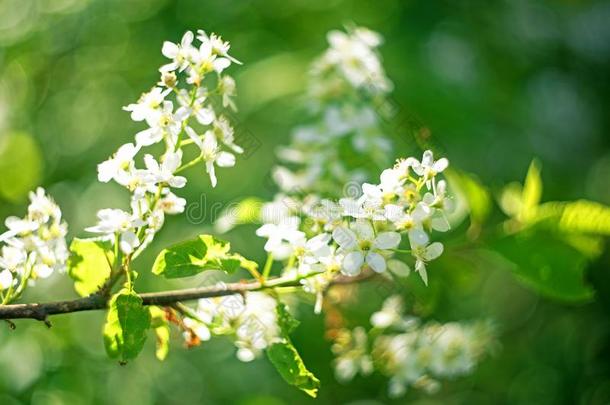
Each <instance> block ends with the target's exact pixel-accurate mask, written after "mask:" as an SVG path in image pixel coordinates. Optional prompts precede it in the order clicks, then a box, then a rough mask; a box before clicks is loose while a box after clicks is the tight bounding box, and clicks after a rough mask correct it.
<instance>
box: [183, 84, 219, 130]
mask: <svg viewBox="0 0 610 405" xmlns="http://www.w3.org/2000/svg"><path fill="white" fill-rule="evenodd" d="M206 92H207V90H206V89H205V88H203V87H199V88H197V92H196V94H195V98H194V99H193V100H191V95H190V94H189V92H188V91H187V90H186V89H180V91H179V92H178V96H177V99H178V102H179V103H180V105H181V106H182V107H184V108H186V109H188V110H189V111H190V112H191V114H192V115H193V116H195V118H196V119H197V121H198V122H199V123H200V124H201V125H210V124H211V123H212V122H214V119H215V118H216V114H215V113H214V109H213V108H212V106H205V105H204V101H205V100H206Z"/></svg>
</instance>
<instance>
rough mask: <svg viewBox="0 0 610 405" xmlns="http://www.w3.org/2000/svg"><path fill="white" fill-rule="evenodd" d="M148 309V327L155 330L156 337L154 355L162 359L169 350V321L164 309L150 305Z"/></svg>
mask: <svg viewBox="0 0 610 405" xmlns="http://www.w3.org/2000/svg"><path fill="white" fill-rule="evenodd" d="M149 310H150V317H151V322H150V327H151V328H152V329H153V330H154V331H155V336H156V337H157V349H156V351H155V355H156V356H157V359H159V360H161V361H163V360H165V358H166V357H167V354H168V352H169V338H170V328H169V322H168V321H167V319H166V318H165V311H163V309H161V308H159V307H155V306H151V307H150V308H149Z"/></svg>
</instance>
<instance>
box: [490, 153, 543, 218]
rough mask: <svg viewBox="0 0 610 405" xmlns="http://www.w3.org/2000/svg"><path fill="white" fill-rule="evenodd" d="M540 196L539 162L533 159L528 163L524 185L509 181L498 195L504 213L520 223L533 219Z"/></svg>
mask: <svg viewBox="0 0 610 405" xmlns="http://www.w3.org/2000/svg"><path fill="white" fill-rule="evenodd" d="M541 197H542V179H541V177H540V164H539V163H538V161H536V160H533V161H532V163H531V164H530V167H529V170H528V171H527V175H526V176H525V182H524V185H523V186H521V184H519V183H516V182H515V183H511V184H509V185H508V186H506V187H505V188H504V190H503V191H502V195H501V197H500V207H501V208H502V210H503V211H504V213H505V214H506V215H508V216H510V217H514V218H515V219H517V220H518V221H519V222H521V223H527V222H528V221H532V220H534V218H535V217H536V213H537V207H538V204H539V203H540V198H541Z"/></svg>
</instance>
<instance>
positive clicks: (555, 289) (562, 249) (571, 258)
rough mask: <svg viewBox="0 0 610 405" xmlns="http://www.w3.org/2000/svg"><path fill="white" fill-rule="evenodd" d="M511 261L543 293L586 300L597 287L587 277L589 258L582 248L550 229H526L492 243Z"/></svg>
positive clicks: (579, 300)
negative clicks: (567, 241)
mask: <svg viewBox="0 0 610 405" xmlns="http://www.w3.org/2000/svg"><path fill="white" fill-rule="evenodd" d="M492 246H493V247H494V248H495V249H496V251H497V252H499V253H500V254H502V255H503V256H504V257H505V258H506V259H508V260H509V261H510V263H511V265H510V268H511V271H512V272H513V273H514V274H515V275H516V276H517V278H518V279H519V280H521V281H523V282H524V283H525V284H526V285H528V286H530V287H531V288H533V289H534V290H536V291H537V292H539V293H540V294H542V295H545V296H547V297H550V298H555V299H560V300H564V301H569V302H585V301H589V300H590V299H591V298H592V297H593V290H592V289H591V287H589V286H588V285H587V284H586V282H585V280H584V271H585V268H586V265H587V263H588V260H587V258H586V256H585V255H583V254H582V253H581V252H580V251H579V250H577V249H576V248H575V247H573V246H572V245H570V244H568V243H566V242H564V241H563V240H561V239H558V238H557V237H555V236H553V235H551V234H549V233H546V232H540V231H538V232H522V233H519V234H516V235H512V236H508V237H505V238H503V239H500V240H498V241H496V242H495V243H494V244H493V245H492Z"/></svg>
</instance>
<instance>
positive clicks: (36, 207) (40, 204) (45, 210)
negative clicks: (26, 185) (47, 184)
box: [28, 187, 61, 222]
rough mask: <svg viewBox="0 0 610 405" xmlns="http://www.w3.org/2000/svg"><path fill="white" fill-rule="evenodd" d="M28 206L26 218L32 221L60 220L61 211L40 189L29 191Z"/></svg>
mask: <svg viewBox="0 0 610 405" xmlns="http://www.w3.org/2000/svg"><path fill="white" fill-rule="evenodd" d="M29 197H30V205H28V217H29V218H30V219H31V220H33V221H38V222H47V221H49V219H50V218H54V219H55V220H56V221H59V220H61V210H60V209H59V207H58V206H57V204H55V201H53V199H51V198H50V197H49V196H47V195H46V192H45V190H44V189H43V188H42V187H38V188H37V189H36V191H30V193H29Z"/></svg>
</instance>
